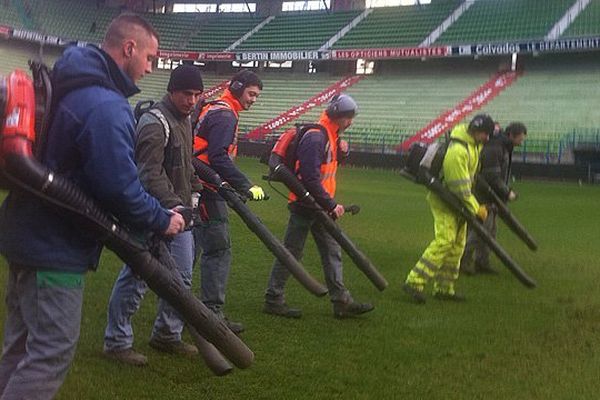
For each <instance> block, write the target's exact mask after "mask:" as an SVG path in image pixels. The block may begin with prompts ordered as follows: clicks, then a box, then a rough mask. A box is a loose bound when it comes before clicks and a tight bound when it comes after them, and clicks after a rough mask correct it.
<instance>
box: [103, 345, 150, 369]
mask: <svg viewBox="0 0 600 400" xmlns="http://www.w3.org/2000/svg"><path fill="white" fill-rule="evenodd" d="M103 354H104V357H106V358H108V359H111V360H116V361H119V362H122V363H124V364H129V365H133V366H135V367H143V366H146V365H148V359H147V358H146V356H145V355H143V354H141V353H138V352H137V351H135V350H133V349H132V348H128V349H118V350H104V351H103Z"/></svg>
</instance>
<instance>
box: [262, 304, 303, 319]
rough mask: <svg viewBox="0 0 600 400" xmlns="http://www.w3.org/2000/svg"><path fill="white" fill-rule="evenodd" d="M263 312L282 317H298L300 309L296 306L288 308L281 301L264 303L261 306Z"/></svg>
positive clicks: (300, 315)
mask: <svg viewBox="0 0 600 400" xmlns="http://www.w3.org/2000/svg"><path fill="white" fill-rule="evenodd" d="M263 312H264V313H265V314H271V315H277V316H280V317H284V318H300V317H302V310H300V309H298V308H290V307H289V306H288V305H287V304H285V303H281V304H277V303H265V306H264V307H263Z"/></svg>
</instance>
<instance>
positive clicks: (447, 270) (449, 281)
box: [406, 192, 467, 294]
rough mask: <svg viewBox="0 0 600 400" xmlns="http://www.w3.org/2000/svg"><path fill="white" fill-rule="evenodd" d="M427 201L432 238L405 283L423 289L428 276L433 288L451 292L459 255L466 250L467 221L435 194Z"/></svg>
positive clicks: (456, 274) (456, 277) (456, 276)
mask: <svg viewBox="0 0 600 400" xmlns="http://www.w3.org/2000/svg"><path fill="white" fill-rule="evenodd" d="M427 201H428V202H429V206H430V208H431V213H432V214H433V223H434V230H435V238H434V239H433V241H432V242H431V243H430V244H429V246H428V247H427V249H425V252H424V253H423V255H422V256H421V258H420V259H419V261H417V264H416V265H415V266H414V268H413V269H412V270H411V271H410V273H409V274H408V277H407V278H406V283H407V284H409V285H411V286H413V287H414V288H415V289H417V290H420V291H422V290H423V289H424V287H425V285H426V284H427V282H429V281H430V280H431V279H433V280H434V286H433V291H434V293H436V292H442V293H448V294H454V282H455V281H456V280H457V279H458V270H459V265H460V258H461V257H462V253H463V251H464V249H465V242H466V238H467V223H466V221H465V220H464V219H463V218H461V217H460V216H458V215H457V213H455V212H453V211H452V210H450V209H449V208H448V207H447V206H446V205H445V204H444V202H443V201H442V200H441V199H440V198H439V197H438V196H437V195H436V194H434V193H431V192H430V193H429V194H428V196H427Z"/></svg>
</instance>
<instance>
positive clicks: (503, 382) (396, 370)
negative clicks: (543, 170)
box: [0, 159, 600, 399]
mask: <svg viewBox="0 0 600 400" xmlns="http://www.w3.org/2000/svg"><path fill="white" fill-rule="evenodd" d="M240 165H241V166H242V168H243V169H244V170H246V171H249V174H250V175H251V176H252V177H253V178H254V179H255V180H256V181H258V179H259V176H260V174H261V173H262V172H264V168H263V167H262V166H261V165H259V164H258V163H257V162H256V161H255V160H252V159H241V160H240ZM339 181H340V189H339V199H340V200H341V201H342V202H344V203H357V204H360V205H361V206H362V211H361V213H360V214H359V215H357V216H353V217H344V218H343V219H342V220H341V221H340V223H341V225H342V226H343V228H344V229H345V230H346V232H347V233H348V234H349V236H350V237H352V238H353V240H354V241H355V243H357V244H358V245H359V246H360V247H361V249H362V250H363V251H364V252H365V253H366V254H367V255H369V256H370V258H371V259H372V261H373V262H374V263H375V264H376V265H377V266H378V267H379V268H380V270H381V272H382V273H383V274H384V275H385V276H386V278H387V279H388V281H389V282H390V286H389V288H388V289H386V290H385V291H384V292H378V291H377V290H376V289H375V288H374V287H373V286H372V285H371V284H370V283H369V282H368V281H367V279H366V278H365V277H364V276H363V275H362V274H361V273H360V272H359V271H358V269H357V268H356V267H355V266H354V265H353V264H352V263H351V262H350V261H349V260H348V259H347V258H346V259H345V260H344V261H345V271H344V272H345V282H346V284H347V286H348V287H349V288H350V290H351V291H352V293H353V295H354V296H355V298H357V299H359V300H363V301H366V300H369V301H372V302H373V303H374V304H375V305H376V310H375V311H374V312H373V313H371V314H370V315H367V316H364V317H363V318H357V319H354V320H344V321H338V320H335V319H334V318H332V315H331V306H330V304H329V301H328V299H326V298H324V299H320V298H316V297H314V296H312V295H310V294H308V292H306V291H305V290H304V289H303V288H302V287H301V286H300V285H299V284H297V283H296V282H295V281H292V280H291V281H290V282H289V290H288V301H289V303H290V304H292V305H297V306H300V307H301V308H302V309H303V311H304V316H303V318H302V319H301V320H281V319H277V318H276V317H272V316H268V315H265V314H262V313H261V312H260V309H261V306H262V298H263V297H262V296H263V293H264V289H265V285H266V282H267V279H268V274H269V270H270V264H271V262H272V256H271V255H270V254H269V253H268V252H267V250H266V249H265V248H264V247H263V246H262V245H261V244H260V242H259V241H258V239H256V238H255V237H253V236H252V235H251V234H250V233H249V231H248V230H247V229H246V227H245V226H243V225H242V223H241V221H240V219H239V218H238V217H237V216H235V215H233V216H232V217H231V220H232V231H233V234H232V236H233V246H234V265H233V270H232V274H231V278H230V283H229V290H228V299H227V300H228V301H227V313H228V314H229V315H230V316H231V317H232V319H235V320H240V321H243V322H244V323H245V325H246V329H247V331H246V332H245V333H243V336H242V337H243V340H244V341H245V342H246V343H247V344H248V345H249V346H250V348H252V349H253V350H254V352H255V353H256V361H255V363H254V364H253V365H252V366H251V367H250V368H249V369H247V370H236V371H235V372H234V373H233V374H231V375H229V376H226V377H222V378H218V377H214V376H212V375H211V373H210V372H209V370H208V369H207V368H206V367H205V366H204V365H203V364H202V361H201V360H200V359H194V360H187V359H181V358H177V357H170V356H165V355H162V354H159V353H157V352H155V351H154V350H152V349H150V348H149V346H148V344H147V342H148V337H149V334H150V330H151V325H152V320H153V317H154V311H155V306H156V296H155V295H154V294H151V293H149V294H148V295H147V298H146V299H145V301H144V303H143V306H142V309H141V310H140V311H139V312H138V313H137V315H136V317H135V320H134V327H135V333H136V347H137V349H139V350H140V351H142V352H143V353H145V354H146V355H147V356H148V357H149V360H150V366H148V367H147V368H133V367H127V366H121V365H117V364H114V363H112V362H109V361H107V360H105V359H103V358H102V356H101V349H102V337H103V331H104V325H105V321H106V316H105V315H106V304H107V301H108V297H109V295H110V290H111V287H112V284H113V282H114V279H115V278H116V276H117V272H118V270H119V268H120V266H121V264H120V262H119V261H118V260H117V259H116V257H115V256H114V255H112V254H111V253H110V252H105V253H104V255H103V259H102V262H101V265H100V268H99V270H98V271H97V272H95V273H90V274H88V276H87V284H86V285H87V287H86V289H85V304H84V312H83V322H82V329H81V339H80V342H79V347H78V351H77V355H76V358H75V362H74V363H73V366H72V368H71V370H70V373H69V375H68V377H67V380H66V382H65V384H64V386H63V387H62V389H61V391H60V393H59V395H58V399H401V398H406V399H596V398H597V397H598V396H597V393H598V390H599V389H600V381H598V365H599V363H600V350H599V349H600V295H599V294H598V280H597V277H598V267H599V261H598V260H599V259H600V251H599V250H598V246H597V244H596V241H597V238H598V237H599V234H600V228H599V227H598V221H600V209H599V208H598V206H597V205H598V199H599V198H600V188H599V187H590V186H583V187H580V186H578V185H576V184H570V183H548V182H544V183H540V182H516V183H515V188H516V190H517V191H518V192H519V193H520V195H521V197H520V199H519V201H518V202H516V203H515V204H514V206H513V207H512V208H513V209H514V211H515V213H516V215H518V216H519V218H520V219H521V221H522V222H523V223H524V225H525V226H527V227H528V228H529V230H530V232H531V233H532V235H533V236H534V237H536V239H537V240H538V242H539V244H540V250H539V251H538V252H536V253H532V252H530V251H529V250H528V249H527V248H526V246H525V245H524V244H522V243H521V242H519V241H518V239H516V238H515V237H514V235H512V234H511V233H510V232H509V231H507V230H506V229H500V233H499V238H500V241H501V242H502V243H503V244H504V245H505V248H506V249H508V250H509V251H510V253H511V254H512V255H513V257H514V258H515V259H516V260H517V261H518V262H519V263H520V264H521V265H522V267H523V268H524V269H525V270H526V271H528V272H529V273H530V274H531V275H532V276H533V277H535V278H536V279H537V281H538V283H539V287H538V288H537V289H534V290H529V289H526V288H525V287H523V286H522V285H521V284H520V283H519V282H518V281H517V280H516V279H514V278H513V276H512V275H511V274H510V273H509V272H508V271H507V270H506V269H504V268H502V267H501V266H500V265H499V264H498V262H497V261H496V264H497V266H498V268H500V269H501V274H500V275H499V276H496V277H487V276H485V277H461V278H460V279H459V284H458V287H459V289H460V290H461V291H462V292H464V293H465V294H467V295H468V302H467V303H464V304H449V303H440V302H437V301H435V300H431V301H429V302H428V303H427V304H426V305H425V306H417V305H413V304H411V303H409V302H408V301H407V299H406V297H405V296H404V295H403V294H402V293H401V291H400V289H399V288H400V284H401V283H402V281H403V280H404V278H405V276H406V274H407V273H408V271H409V269H410V268H411V267H412V265H413V264H414V262H415V261H416V260H417V259H418V257H419V256H420V254H421V252H422V251H423V250H424V248H425V247H426V246H427V244H428V242H429V241H430V240H431V239H432V237H433V229H432V220H431V216H430V214H429V211H428V208H427V205H426V202H425V198H424V197H425V190H424V189H423V188H422V187H420V186H417V185H415V184H413V183H410V182H407V181H405V180H403V179H402V178H400V177H399V176H398V175H397V174H396V173H394V172H391V171H374V170H362V169H352V168H348V169H346V168H344V169H342V170H341V171H340V178H339ZM269 193H270V194H271V200H269V201H268V202H264V203H253V204H251V207H252V208H253V209H254V210H255V211H256V213H257V214H258V215H259V216H260V217H261V218H262V219H263V221H264V222H265V224H266V225H267V226H269V227H270V228H272V230H273V232H274V233H275V234H276V235H277V236H279V237H281V235H282V233H283V230H284V228H285V224H286V222H287V217H288V213H287V211H286V207H285V201H284V200H283V199H281V198H280V197H279V196H277V195H276V193H274V192H273V190H269ZM304 264H305V266H306V267H307V269H308V270H310V271H311V272H312V273H313V274H314V275H315V276H317V277H318V278H319V279H320V280H322V273H321V270H320V267H319V263H318V256H317V254H316V249H315V247H314V244H313V243H312V242H310V245H309V246H308V247H307V249H306V257H305V262H304ZM196 273H197V272H196ZM197 278H198V277H197V276H196V281H195V284H197V281H198V280H197ZM5 279H6V268H0V281H1V282H0V287H2V288H3V287H4V282H5ZM4 313H5V309H4V307H0V317H1V318H2V319H3V318H4Z"/></svg>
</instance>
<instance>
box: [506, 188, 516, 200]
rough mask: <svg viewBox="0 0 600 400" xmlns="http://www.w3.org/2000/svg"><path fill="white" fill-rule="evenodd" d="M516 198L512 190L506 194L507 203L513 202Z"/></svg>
mask: <svg viewBox="0 0 600 400" xmlns="http://www.w3.org/2000/svg"><path fill="white" fill-rule="evenodd" d="M517 197H518V196H517V193H516V192H513V191H512V190H511V191H510V192H509V193H508V201H515V200H516V199H517Z"/></svg>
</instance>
